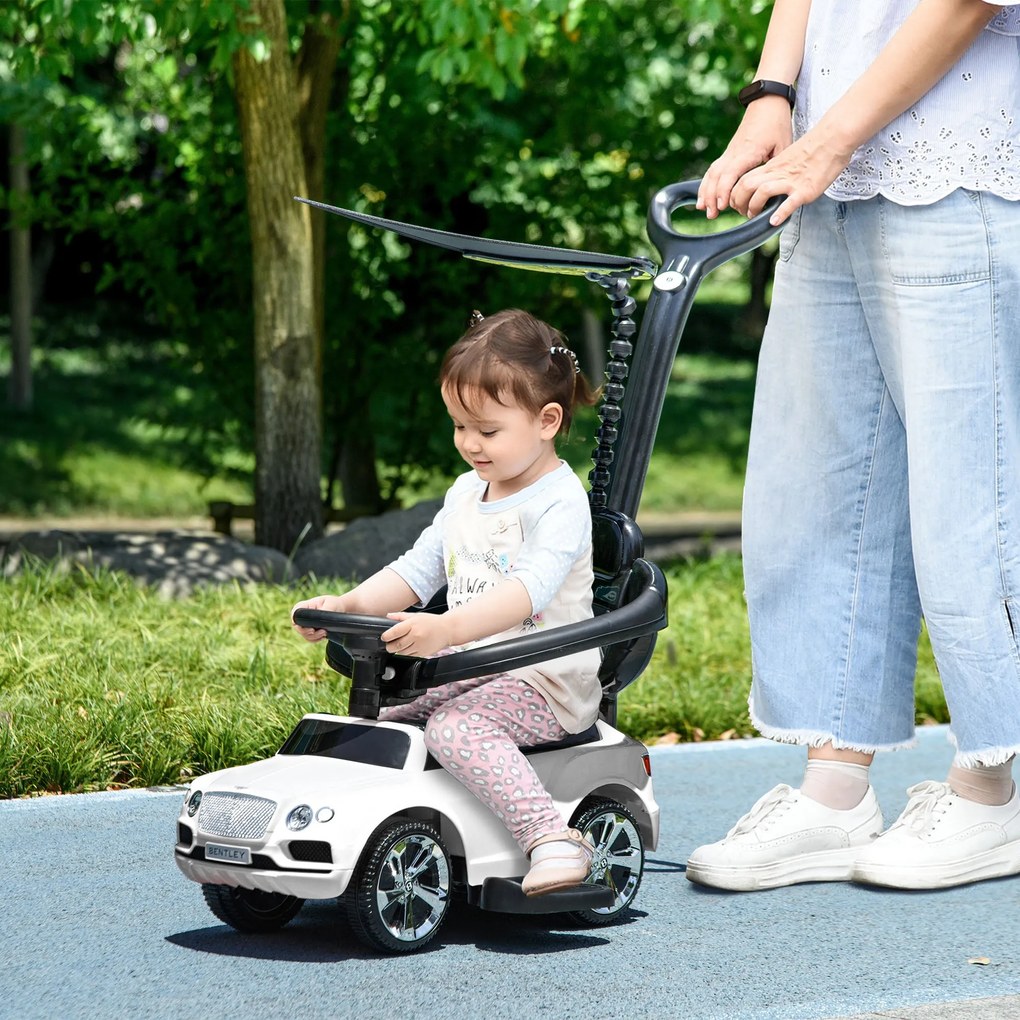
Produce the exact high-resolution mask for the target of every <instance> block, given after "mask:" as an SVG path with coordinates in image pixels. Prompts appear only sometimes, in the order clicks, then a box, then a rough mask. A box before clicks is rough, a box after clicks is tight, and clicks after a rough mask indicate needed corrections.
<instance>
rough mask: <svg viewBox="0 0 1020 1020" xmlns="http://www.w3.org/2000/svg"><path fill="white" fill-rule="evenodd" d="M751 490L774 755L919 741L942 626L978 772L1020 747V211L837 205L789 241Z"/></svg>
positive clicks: (765, 366) (755, 582) (799, 218)
mask: <svg viewBox="0 0 1020 1020" xmlns="http://www.w3.org/2000/svg"><path fill="white" fill-rule="evenodd" d="M780 242H781V248H780V261H779V263H778V266H777V270H776V278H775V288H774V293H773V300H772V311H771V314H770V318H769V324H768V328H767V330H766V333H765V338H764V341H763V344H762V350H761V357H760V362H759V369H758V381H757V388H756V393H755V405H754V418H753V425H752V429H751V442H750V449H749V454H748V468H747V481H746V487H745V492H744V516H743V549H744V571H745V583H746V590H747V604H748V613H749V619H750V627H751V641H752V659H753V673H754V679H753V683H752V688H751V697H750V707H751V717H752V720H753V722H754V724H755V726H756V727H757V728H758V729H759V730H760V731H761V732H762V733H763V734H764V735H766V736H769V737H773V738H775V739H778V740H785V741H789V742H793V743H802V744H809V745H819V744H823V743H826V742H828V741H832V743H833V744H834V746H836V747H844V748H853V749H857V750H861V751H876V750H880V749H883V748H890V747H896V746H900V745H904V744H908V743H910V742H911V741H912V739H913V734H914V674H915V670H916V661H917V639H918V635H919V632H920V622H921V618H922V615H923V618H924V620H925V622H926V623H927V626H928V630H929V633H930V636H931V642H932V647H933V649H934V652H935V658H936V661H937V663H938V668H939V673H940V675H941V678H942V684H943V688H944V690H945V693H946V699H947V702H948V705H949V710H950V715H951V718H952V724H951V735H952V738H953V740H954V742H955V744H956V748H957V759H956V760H957V762H958V763H959V764H964V765H974V764H979V763H980V764H986V765H992V764H997V763H999V762H1002V761H1004V760H1006V759H1007V758H1008V757H1009V756H1010V755H1012V754H1014V753H1015V752H1017V751H1018V750H1020V647H1018V639H1020V202H1009V201H1006V200H1003V199H1000V198H997V197H995V196H992V195H988V194H978V193H973V192H969V191H962V190H961V191H956V192H954V193H953V194H951V195H949V196H948V197H947V198H945V199H943V200H941V201H939V202H937V203H935V204H933V205H927V206H912V207H904V206H898V205H896V204H894V203H892V202H889V201H887V200H886V199H884V198H881V197H879V198H873V199H869V200H867V201H859V202H835V201H832V200H831V199H828V198H821V199H819V200H818V201H816V202H814V203H812V204H811V205H810V206H807V207H806V208H803V209H802V210H799V212H798V213H797V214H795V216H794V218H793V219H792V220H791V222H790V224H789V225H788V226H787V228H786V230H784V232H783V234H782V236H781V239H780Z"/></svg>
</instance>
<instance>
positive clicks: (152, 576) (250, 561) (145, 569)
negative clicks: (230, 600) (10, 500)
mask: <svg viewBox="0 0 1020 1020" xmlns="http://www.w3.org/2000/svg"><path fill="white" fill-rule="evenodd" d="M40 561H42V562H45V563H49V564H51V565H53V566H56V567H57V569H68V568H69V567H70V566H71V565H73V564H80V565H81V566H83V567H85V568H86V569H89V568H106V569H108V570H116V571H121V572H123V573H125V574H128V575H129V576H131V577H134V578H136V579H137V580H138V581H140V582H142V583H144V584H147V585H151V586H152V587H153V588H155V589H156V590H157V591H158V592H159V593H160V594H161V595H163V596H165V597H167V598H185V597H187V596H188V595H190V594H191V593H192V592H193V591H194V590H195V589H196V588H198V587H201V586H203V585H210V584H226V583H231V582H240V583H246V582H253V581H262V582H266V581H268V582H277V583H278V582H283V581H287V580H290V579H291V578H292V577H293V571H292V570H291V568H290V565H289V564H288V562H287V557H286V556H284V555H283V553H280V552H277V551H276V550H275V549H267V548H266V547H265V546H258V545H249V544H247V543H246V542H242V541H240V540H239V539H236V538H228V537H227V536H225V535H212V534H209V535H196V534H194V533H193V532H186V531H156V532H130V531H35V532H26V533H25V534H22V535H18V536H16V537H14V538H13V539H11V541H10V543H9V544H8V545H7V548H6V551H5V554H4V556H3V562H2V567H0V569H2V573H3V575H4V576H5V577H10V576H12V575H13V574H15V573H17V572H18V571H19V570H21V569H22V568H23V567H24V566H25V565H26V564H28V563H31V562H40Z"/></svg>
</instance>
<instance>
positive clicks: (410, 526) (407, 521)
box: [293, 500, 443, 581]
mask: <svg viewBox="0 0 1020 1020" xmlns="http://www.w3.org/2000/svg"><path fill="white" fill-rule="evenodd" d="M442 505H443V501H442V500H426V501H424V502H422V503H418V504H417V505H415V506H412V507H410V508H409V509H407V510H391V511H390V512H389V513H385V514H380V515H379V516H378V517H359V518H358V519H357V520H355V521H351V523H350V524H348V525H347V527H345V528H344V529H343V530H342V531H338V532H336V533H335V534H332V535H327V536H326V537H325V538H320V539H318V540H317V541H315V542H310V543H309V544H308V545H305V546H302V547H301V548H300V549H298V551H297V553H295V555H294V563H293V567H294V572H295V574H297V575H307V574H314V575H315V576H316V577H339V578H343V579H345V580H349V581H363V580H364V579H365V578H366V577H370V576H371V575H372V574H374V573H375V572H376V571H377V570H382V568H383V567H385V566H386V565H387V564H389V563H392V562H393V561H394V560H395V559H396V558H397V557H398V556H399V555H400V554H401V553H402V552H404V551H405V550H407V549H410V548H411V546H412V545H414V543H415V541H416V540H417V538H418V536H419V535H420V534H421V533H422V532H423V531H424V530H425V529H426V528H427V527H428V526H429V525H430V524H431V523H432V518H433V517H435V516H436V514H437V513H438V511H439V508H440V507H441V506H442Z"/></svg>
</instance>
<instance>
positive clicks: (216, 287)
mask: <svg viewBox="0 0 1020 1020" xmlns="http://www.w3.org/2000/svg"><path fill="white" fill-rule="evenodd" d="M287 12H288V17H289V19H290V22H291V25H290V28H291V35H292V39H293V47H294V49H295V51H296V48H297V45H298V43H299V40H300V38H301V33H302V31H303V30H304V28H305V26H306V25H307V23H308V20H309V18H312V17H320V16H322V14H323V12H327V13H329V14H330V15H331V16H332V18H333V22H334V24H335V25H336V26H337V29H336V30H337V31H339V32H340V33H341V35H342V40H341V46H340V50H339V57H338V68H337V75H336V80H335V84H334V90H333V95H332V97H331V101H330V112H329V116H328V120H327V124H326V130H327V139H326V146H327V148H326V152H327V158H326V179H325V184H324V197H325V200H326V201H328V202H330V203H332V204H336V205H341V206H346V207H351V208H356V209H360V210H363V211H367V212H371V213H375V214H379V215H384V216H389V217H392V218H396V219H402V220H408V221H411V222H416V223H421V224H427V225H430V226H435V227H439V228H442V229H452V230H458V231H462V232H466V233H477V234H485V235H487V236H493V237H504V238H508V239H519V240H526V241H531V242H538V243H550V244H558V245H564V246H570V247H584V248H589V249H595V250H605V251H615V252H621V253H631V252H644V253H648V247H647V240H646V239H645V238H644V235H643V222H644V214H645V208H646V206H647V201H648V198H649V197H650V195H651V194H652V193H653V192H654V191H655V190H657V189H658V188H659V187H661V186H662V185H663V184H665V183H668V182H669V181H671V180H677V179H681V178H686V177H692V176H696V175H697V174H698V173H700V172H701V170H702V169H703V168H704V167H705V166H706V165H707V163H708V162H709V161H710V160H711V159H712V158H713V157H714V155H716V154H717V152H718V151H719V150H720V149H721V147H722V146H723V145H724V143H725V141H726V139H727V138H728V136H729V133H730V132H731V130H732V128H733V127H734V125H735V123H736V119H737V116H738V114H739V107H737V105H736V103H735V101H734V99H733V96H734V95H735V92H736V90H737V88H738V87H739V86H740V85H741V84H743V83H744V82H745V81H746V80H747V79H748V77H749V74H750V71H751V69H752V68H753V66H754V63H755V61H756V59H757V51H758V48H759V45H760V39H761V38H762V35H763V33H764V26H765V19H766V17H767V13H768V12H767V4H766V3H765V2H763V0H688V2H686V3H684V4H672V3H665V2H662V0H542V2H541V3H539V2H536V0H359V2H353V0H352V2H350V3H345V2H341V0H321V2H311V3H308V4H288V5H287ZM246 18H247V15H246V5H245V4H244V3H243V0H238V2H236V3H235V2H227V0H206V2H203V3H201V4H196V3H191V2H187V0H161V2H159V0H145V2H141V0H134V2H132V0H122V2H115V0H103V2H88V3H86V2H84V0H16V2H14V3H8V4H3V5H0V39H3V40H6V42H4V43H2V44H0V120H10V119H11V118H12V117H13V116H14V115H15V113H16V112H20V113H21V114H22V115H25V116H28V117H29V118H30V120H31V122H32V123H33V124H35V125H40V129H39V130H38V131H34V132H33V133H32V135H31V138H30V142H29V144H30V151H31V157H32V161H33V187H34V200H33V201H34V210H33V215H34V217H35V220H36V222H37V224H38V225H39V226H40V227H41V228H43V229H45V230H47V231H49V232H50V233H51V234H52V235H53V236H55V237H57V238H58V239H59V240H60V241H64V240H65V239H73V238H78V237H83V236H87V237H90V238H91V239H92V242H93V245H94V249H95V251H96V254H97V258H96V259H95V263H96V264H95V266H94V268H93V272H94V274H95V278H94V279H93V280H90V281H89V282H90V283H91V284H93V285H95V287H96V289H97V291H99V292H101V293H103V292H105V293H106V294H107V295H108V296H109V297H110V298H111V300H117V301H125V300H129V301H130V302H131V303H132V304H133V305H134V306H135V307H138V308H141V309H142V310H144V312H145V315H146V317H147V319H148V320H149V322H150V323H151V324H152V325H153V326H154V327H157V328H158V329H160V330H161V331H163V332H166V331H169V332H170V333H171V334H172V335H174V336H175V337H176V338H178V340H179V342H180V345H181V356H182V358H186V359H188V361H189V363H190V365H191V367H192V370H193V372H194V374H195V377H196V378H197V379H199V380H202V381H203V385H202V386H200V387H199V388H198V392H200V393H203V394H206V395H207V396H206V397H205V398H204V401H203V402H200V403H199V404H198V405H196V404H195V403H194V402H193V403H191V404H189V405H188V406H181V407H168V408H167V409H166V414H167V418H168V421H169V420H173V421H175V422H176V423H178V424H179V423H180V422H181V421H185V420H186V421H188V422H190V423H192V424H193V425H194V426H195V428H196V433H197V435H196V439H197V442H196V444H195V446H194V450H195V452H196V457H197V458H199V459H200V460H204V461H205V463H206V464H207V465H210V466H211V464H212V463H214V462H215V451H216V444H217V437H223V436H229V437H230V438H231V439H233V440H236V439H237V438H238V437H242V438H243V437H250V435H251V430H252V428H253V424H254V422H253V413H252V409H251V408H252V399H251V391H252V382H251V380H252V373H253V366H252V345H251V335H252V323H251V293H252V287H253V286H256V287H257V286H258V281H254V282H253V281H252V280H251V275H250V274H251V270H250V258H249V256H248V233H247V222H246V217H245V200H244V180H243V164H242V160H241V141H240V137H239V131H238V126H237V116H236V111H235V108H234V100H233V95H232V91H231V83H230V80H229V66H230V65H229V61H230V55H231V54H232V53H233V52H234V51H235V50H236V49H237V47H238V46H239V45H244V46H247V47H249V48H250V49H251V51H252V53H253V54H254V55H255V56H258V55H259V53H258V51H259V47H261V46H264V45H265V43H264V40H263V39H262V38H261V37H260V35H259V33H258V32H257V31H253V28H252V26H251V25H250V24H249V23H248V21H247V20H246ZM41 125H45V128H42V127H41ZM316 215H322V214H316ZM325 230H326V239H327V248H326V259H325V266H326V287H325V295H326V297H325V302H326V309H325V312H326V314H325V324H326V325H325V335H324V349H323V373H324V374H323V379H324V383H323V386H324V399H323V406H324V417H325V423H326V442H325V444H324V450H325V453H326V456H325V461H326V462H325V464H324V469H325V470H326V471H327V473H329V474H332V475H338V474H339V469H338V468H337V465H338V464H339V463H340V462H341V461H342V460H343V451H344V450H345V448H346V449H347V451H348V456H347V461H348V463H350V462H351V461H353V462H355V463H361V464H362V466H364V463H365V462H366V458H367V461H368V463H369V464H371V466H372V467H378V473H379V481H380V483H381V487H380V490H379V492H378V493H376V494H371V493H370V496H372V498H380V499H387V498H390V497H392V496H393V495H394V494H395V493H397V492H398V491H399V488H400V485H401V484H402V483H403V482H404V481H406V480H407V478H408V477H410V476H412V475H413V474H414V473H415V472H422V471H428V470H430V469H435V468H438V469H442V470H449V469H451V468H452V467H453V466H454V462H453V458H452V456H451V453H450V443H449V442H448V436H447V431H448V429H447V427H446V425H445V424H444V421H443V417H444V416H443V414H442V413H441V406H440V405H439V403H438V400H437V395H436V393H435V387H434V384H433V380H434V377H435V369H436V365H437V361H438V358H439V356H440V354H441V352H442V351H443V350H444V349H445V348H446V347H447V346H448V345H449V344H450V343H451V342H452V341H453V340H454V339H455V338H456V336H457V335H458V334H459V332H460V331H461V329H462V328H463V326H464V324H465V321H466V318H467V315H468V314H469V312H470V311H471V309H472V308H474V307H480V308H482V309H483V310H494V309H495V308H498V307H500V306H505V305H508V304H518V305H525V306H527V307H530V308H533V309H534V310H535V311H536V312H538V313H539V314H542V315H545V316H547V317H548V318H549V319H550V320H551V321H554V322H555V323H556V324H557V325H560V326H561V327H563V328H564V329H565V330H566V331H567V332H568V334H569V335H571V336H572V337H574V338H575V339H577V338H578V335H579V333H580V328H581V325H580V323H581V312H582V309H583V308H585V307H592V308H595V309H596V310H597V312H598V314H599V315H600V316H601V317H603V318H605V312H606V308H607V306H605V307H604V305H605V302H604V299H603V298H602V297H601V295H600V294H599V292H598V291H597V289H596V288H593V287H591V286H590V285H588V284H585V283H584V282H583V281H582V282H578V281H576V280H574V279H571V278H562V277H552V276H546V275H544V274H529V273H519V272H510V271H506V270H501V269H498V268H493V267H485V266H479V265H475V264H472V263H467V262H464V261H463V260H460V259H458V258H457V257H456V256H454V255H452V254H450V253H443V252H439V251H436V250H432V249H424V248H422V247H421V246H415V247H413V248H412V247H410V246H407V245H404V244H403V243H401V242H399V241H397V240H396V239H395V238H394V237H393V236H392V235H386V234H381V233H379V232H375V231H368V230H365V229H363V228H361V227H354V226H349V225H348V224H347V223H346V222H345V221H341V220H339V219H336V218H329V220H328V221H327V222H326V224H325ZM367 439H374V443H373V444H369V443H366V440H367ZM245 442H246V445H248V446H249V447H250V446H251V442H250V439H245ZM352 451H354V454H356V455H355V456H352V455H351V452H352ZM373 475H374V472H373ZM345 496H346V497H347V499H348V501H349V502H351V501H353V502H358V501H359V500H358V498H357V496H358V494H357V493H352V492H348V493H345ZM352 497H353V498H352Z"/></svg>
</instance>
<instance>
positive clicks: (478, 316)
mask: <svg viewBox="0 0 1020 1020" xmlns="http://www.w3.org/2000/svg"><path fill="white" fill-rule="evenodd" d="M484 318H485V316H484V315H482V313H481V312H480V311H478V309H477V308H476V309H475V310H474V311H473V312H472V313H471V315H470V317H469V318H468V329H472V328H473V327H475V326H477V325H478V323H480V322H481V321H482V320H483V319H484Z"/></svg>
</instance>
